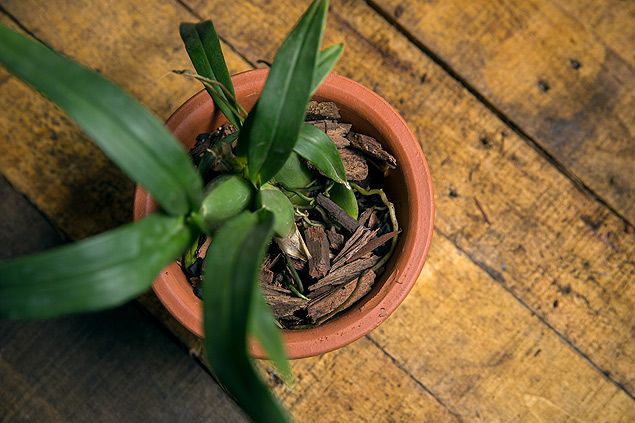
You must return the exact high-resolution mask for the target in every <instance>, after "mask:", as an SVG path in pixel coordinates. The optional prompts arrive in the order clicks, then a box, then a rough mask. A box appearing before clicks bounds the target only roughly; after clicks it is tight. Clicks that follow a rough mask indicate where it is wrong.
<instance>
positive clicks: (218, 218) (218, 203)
mask: <svg viewBox="0 0 635 423" xmlns="http://www.w3.org/2000/svg"><path fill="white" fill-rule="evenodd" d="M253 190H254V188H253V185H251V184H250V183H249V182H247V181H246V180H245V179H243V178H242V177H240V176H238V175H220V176H217V177H216V178H214V180H212V182H210V183H209V185H208V187H207V189H206V193H205V198H204V199H203V202H202V204H201V208H200V210H199V211H198V213H196V215H200V218H201V220H202V222H203V223H204V224H203V225H202V226H204V227H205V228H206V230H207V229H210V230H211V229H214V228H216V227H217V226H218V225H219V224H221V223H222V222H224V221H225V220H227V219H229V218H230V217H233V216H235V215H237V214H238V213H240V212H241V211H243V210H245V209H246V208H247V207H248V206H249V205H250V204H251V202H252V199H253ZM194 218H195V219H196V218H197V216H194Z"/></svg>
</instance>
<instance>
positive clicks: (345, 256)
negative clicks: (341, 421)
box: [331, 226, 377, 271]
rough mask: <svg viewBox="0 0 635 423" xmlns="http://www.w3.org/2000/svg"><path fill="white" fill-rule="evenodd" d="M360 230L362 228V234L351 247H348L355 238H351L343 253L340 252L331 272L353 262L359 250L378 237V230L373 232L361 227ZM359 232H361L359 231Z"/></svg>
mask: <svg viewBox="0 0 635 423" xmlns="http://www.w3.org/2000/svg"><path fill="white" fill-rule="evenodd" d="M360 228H362V230H361V234H360V235H359V236H358V237H357V238H356V239H355V241H354V242H352V243H350V245H347V244H349V242H350V241H351V240H352V239H353V237H351V238H350V240H349V241H348V242H347V244H345V245H344V248H342V251H340V253H339V254H338V255H337V257H336V258H335V259H333V265H332V266H331V271H335V270H337V269H339V268H340V267H342V266H344V265H345V264H347V263H349V262H352V261H353V260H352V257H353V256H354V255H356V254H357V252H358V251H359V250H361V249H362V248H364V246H366V245H367V244H368V243H369V242H370V241H371V240H372V239H373V238H375V235H377V230H374V231H371V230H370V229H367V228H365V227H363V226H360ZM358 231H360V230H359V229H358ZM373 250H374V248H373ZM371 251H372V250H371ZM360 258H361V257H360Z"/></svg>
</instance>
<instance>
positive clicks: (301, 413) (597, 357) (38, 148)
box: [0, 0, 635, 422]
mask: <svg viewBox="0 0 635 423" xmlns="http://www.w3.org/2000/svg"><path fill="white" fill-rule="evenodd" d="M150 3H152V4H150ZM560 3H561V4H560ZM571 3H572V2H564V1H563V2H557V1H546V0H545V1H529V2H520V1H514V2H489V1H484V0H483V1H480V2H472V1H452V2H447V1H428V2H419V1H414V0H403V1H397V0H385V1H384V0H381V1H380V0H377V1H374V0H373V1H368V2H364V1H361V0H348V1H344V0H342V1H338V0H333V1H332V6H331V14H330V15H329V22H328V28H327V31H326V43H327V44H331V43H333V42H337V41H344V42H345V43H346V50H345V53H344V56H343V58H342V60H341V62H340V63H339V64H338V65H337V68H336V70H337V71H338V72H339V73H341V74H343V75H345V76H349V77H351V78H354V79H356V80H358V81H359V82H361V83H363V84H365V85H367V86H369V87H372V88H373V89H374V90H375V91H377V92H378V93H379V94H381V95H382V96H384V98H386V99H387V100H388V101H389V102H390V103H391V104H393V105H394V106H395V107H396V108H397V109H398V110H399V111H400V112H401V113H402V115H403V116H404V117H405V119H406V120H407V121H408V123H409V124H410V126H411V128H412V129H413V130H414V131H415V132H416V134H417V135H418V138H419V140H420V142H421V146H422V149H423V151H424V153H425V154H426V157H427V158H428V161H429V163H430V166H431V170H432V175H433V178H434V184H435V188H436V200H437V215H436V217H437V220H436V231H435V239H434V242H433V245H432V249H431V252H430V257H429V260H428V262H427V264H426V266H425V268H424V270H423V272H422V274H421V277H420V280H419V282H418V284H417V286H416V287H415V288H414V290H413V292H412V293H411V295H410V296H409V297H408V299H407V300H406V301H405V302H404V304H403V305H402V306H401V307H400V309H399V310H398V311H397V312H396V313H395V315H394V316H393V317H391V318H390V319H389V320H388V321H387V322H386V323H385V324H384V325H382V326H381V327H380V328H379V329H377V330H375V331H374V332H373V333H371V334H370V335H369V336H367V337H365V338H364V339H362V340H360V341H358V342H356V343H354V344H352V345H350V346H348V347H346V348H343V349H341V350H339V351H337V352H334V353H330V354H326V355H324V356H321V357H316V358H311V359H305V360H298V361H296V362H294V363H293V368H294V370H295V374H296V379H297V380H296V383H295V384H294V385H293V386H290V387H286V386H281V385H277V384H276V383H275V381H276V379H275V378H274V377H271V383H272V385H273V386H275V389H276V392H277V393H278V394H279V395H280V397H281V398H282V400H283V402H284V403H285V404H286V405H287V406H288V407H289V408H290V409H291V410H292V413H293V415H294V416H295V417H296V419H297V420H298V421H341V420H342V419H347V420H350V421H446V420H447V421H453V420H458V421H460V420H468V421H610V422H622V421H623V422H626V421H632V420H634V419H635V403H634V400H633V394H634V392H635V362H634V358H633V357H635V342H634V341H633V338H635V318H634V316H633V311H632V310H633V308H634V306H635V304H634V303H635V288H634V286H633V282H635V262H634V260H633V257H635V254H634V253H635V242H634V241H635V239H634V238H635V230H634V228H633V225H632V224H633V222H634V220H635V214H634V210H635V209H634V208H633V201H634V200H635V194H634V189H635V186H634V184H635V182H634V181H635V154H634V148H635V140H634V135H633V127H634V125H635V121H634V118H633V117H634V115H633V106H634V104H633V103H634V90H633V88H632V87H633V85H634V82H635V72H634V70H633V66H634V65H635V63H634V62H635V59H634V57H633V51H635V50H634V49H633V47H635V42H634V41H633V39H634V31H635V30H634V29H633V28H635V25H633V22H634V13H635V12H634V9H635V8H634V7H633V2H629V1H616V0H614V1H609V0H605V1H593V2H591V1H579V2H573V3H575V4H571ZM0 4H2V8H3V12H4V15H2V16H0V19H2V20H3V22H6V23H9V24H11V25H14V26H15V27H18V28H20V29H21V30H23V31H26V32H28V33H30V34H32V35H33V36H35V37H37V38H39V39H40V40H42V41H43V42H45V43H47V44H48V45H50V46H51V47H53V48H55V49H57V50H60V51H62V52H64V53H65V54H67V55H69V56H71V57H74V58H76V59H77V60H79V61H81V62H82V63H85V64H87V65H88V66H90V67H92V68H95V69H99V71H100V72H102V73H103V74H104V75H106V76H108V77H109V78H111V79H113V80H114V81H116V82H117V83H119V84H120V85H122V86H124V87H125V88H127V89H128V90H129V91H130V92H132V93H133V94H134V95H135V96H137V97H138V98H139V99H140V100H141V101H142V102H143V103H144V104H146V105H147V106H148V107H149V108H150V109H152V110H153V111H154V112H155V113H157V115H159V116H160V117H162V118H165V117H167V116H168V115H169V114H170V112H171V111H173V110H174V108H175V107H176V106H178V105H179V104H180V103H181V102H182V101H184V100H185V99H186V98H187V97H189V96H190V95H191V94H192V93H194V92H195V91H197V90H198V87H197V86H196V85H195V84H192V83H190V82H188V81H185V80H183V79H180V78H179V77H177V76H173V75H170V74H168V72H169V71H170V70H171V69H180V68H188V67H189V65H188V59H187V57H186V55H185V53H184V52H183V49H182V47H181V45H180V40H179V38H178V33H177V30H176V28H177V25H178V23H179V22H180V21H183V20H196V19H199V18H203V17H205V18H207V17H211V18H213V19H214V21H215V23H216V26H217V29H218V31H219V34H220V36H221V38H222V39H223V41H224V44H223V47H224V49H225V53H226V56H227V58H228V62H229V66H230V68H231V70H232V71H234V72H236V71H240V70H245V69H249V68H251V67H253V66H254V65H255V64H256V62H257V60H258V59H264V60H269V61H270V60H271V59H272V58H273V54H274V52H275V50H276V48H277V46H278V45H279V43H280V41H281V40H282V38H283V37H284V35H285V34H286V32H287V31H288V29H289V25H290V23H291V22H293V21H294V20H295V19H296V18H297V17H298V16H299V15H300V13H301V11H302V10H303V9H304V8H305V7H306V5H307V4H308V0H303V1H294V0H276V1H275V2H272V1H266V0H252V1H237V2H221V1H208V0H205V1H203V0H181V1H165V2H161V3H158V4H155V2H130V1H123V0H118V1H112V2H109V4H102V2H91V1H88V0H73V1H71V0H68V1H61V0H55V1H49V2H46V3H44V2H36V1H31V0H27V1H25V0H22V1H8V0H4V1H2V2H1V3H0ZM574 61H575V62H574ZM576 63H577V64H576ZM0 84H1V85H2V89H1V91H0V104H1V105H2V108H3V110H12V113H6V112H5V113H3V115H2V117H1V118H0V127H2V130H3V134H5V135H4V136H3V138H2V140H3V141H2V147H1V150H0V172H2V174H3V175H5V177H6V178H7V179H8V180H9V181H10V182H11V184H12V185H13V186H15V187H16V188H17V189H19V190H20V191H21V192H23V193H24V194H25V195H26V196H27V197H28V198H29V199H30V200H31V201H33V203H35V204H36V205H37V206H38V207H39V208H40V209H41V210H42V211H43V212H44V213H45V214H46V215H47V216H48V217H49V218H50V219H51V221H53V222H54V223H55V224H56V225H57V226H58V228H59V229H60V230H62V231H63V232H64V233H66V234H67V235H68V236H70V237H71V238H82V237H85V236H88V235H90V234H93V233H97V232H100V231H103V230H105V229H107V228H110V227H114V226H117V225H119V224H121V223H123V222H125V221H126V220H127V219H129V217H130V212H129V210H130V202H131V198H132V184H131V183H130V182H128V181H127V180H126V179H125V178H124V177H123V176H122V175H121V174H120V173H119V172H118V171H117V170H116V169H114V168H113V166H112V165H111V164H110V163H109V162H108V160H107V159H105V158H104V156H103V155H102V154H101V153H100V152H99V151H98V150H97V148H96V147H94V146H93V145H92V144H91V143H90V142H89V141H88V140H87V139H86V138H85V137H83V136H82V135H81V133H80V132H79V131H78V130H77V128H75V127H74V126H73V125H72V124H71V123H70V122H69V121H68V119H66V118H64V117H63V115H62V114H61V113H60V112H59V111H57V110H56V109H55V108H54V107H53V106H51V105H50V104H49V103H47V102H46V101H44V100H42V99H41V98H40V97H38V96H37V95H36V94H34V93H32V92H31V91H30V90H29V89H28V88H27V87H26V86H25V85H23V84H22V83H20V82H18V81H17V80H15V78H12V77H10V76H8V75H7V74H6V73H4V71H2V73H0ZM143 303H144V304H145V305H146V306H147V307H148V308H149V309H150V311H151V312H153V313H154V314H155V315H157V316H159V318H160V319H161V320H162V321H164V322H165V323H166V325H168V327H170V328H171V330H173V331H174V332H175V334H176V335H177V337H179V339H181V340H182V342H184V343H185V344H186V345H188V347H189V348H190V349H191V351H192V352H193V353H194V354H200V343H199V342H198V341H197V340H196V339H195V338H193V337H192V336H190V335H189V334H187V333H186V332H185V331H183V329H182V328H179V326H178V324H176V323H175V322H174V321H173V320H170V319H169V317H168V316H166V315H165V313H164V311H162V310H161V308H160V307H159V306H157V304H156V302H155V301H154V299H153V298H152V297H144V299H143ZM263 370H264V371H265V373H266V374H270V371H271V369H270V368H269V367H268V365H267V364H266V363H263Z"/></svg>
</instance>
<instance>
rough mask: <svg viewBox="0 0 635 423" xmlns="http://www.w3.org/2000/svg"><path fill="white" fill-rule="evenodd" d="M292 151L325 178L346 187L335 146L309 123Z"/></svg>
mask: <svg viewBox="0 0 635 423" xmlns="http://www.w3.org/2000/svg"><path fill="white" fill-rule="evenodd" d="M293 150H294V151H295V152H296V153H298V154H299V155H300V156H302V157H304V158H305V159H306V160H308V161H310V162H311V163H313V164H314V165H315V167H316V168H318V170H319V171H320V172H322V173H323V174H324V175H325V176H326V177H328V178H331V179H332V180H334V181H335V182H337V183H340V184H343V185H347V186H348V182H347V181H346V172H345V171H344V165H343V164H342V159H341V158H340V153H339V152H338V151H337V146H336V145H335V143H334V142H333V140H332V139H331V138H329V136H328V135H326V134H325V133H324V131H322V130H320V129H318V128H316V127H315V126H313V125H311V124H309V123H307V124H304V125H303V126H302V130H301V131H300V137H299V138H298V142H297V143H296V145H295V147H293Z"/></svg>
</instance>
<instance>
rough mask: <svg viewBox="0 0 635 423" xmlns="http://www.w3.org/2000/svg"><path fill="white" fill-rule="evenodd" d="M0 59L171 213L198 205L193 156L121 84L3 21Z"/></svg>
mask: <svg viewBox="0 0 635 423" xmlns="http://www.w3.org/2000/svg"><path fill="white" fill-rule="evenodd" d="M0 63H2V65H4V66H5V67H6V68H7V70H9V72H11V73H13V74H15V75H16V76H17V77H19V78H21V79H23V80H24V81H26V82H27V83H29V84H30V85H31V86H33V87H34V88H35V89H37V90H38V91H40V92H41V93H42V94H44V95H45V96H46V97H48V98H49V99H50V100H51V101H53V102H54V103H56V104H57V105H58V106H59V107H61V108H62V109H63V110H64V111H66V113H68V114H69V115H70V116H71V117H72V118H73V119H74V120H75V121H76V122H77V123H78V124H79V126H81V127H82V128H83V129H84V131H86V133H87V134H88V135H90V136H91V137H92V138H93V140H94V141H95V142H96V143H97V144H98V145H99V147H100V148H101V149H102V150H103V151H104V152H105V153H106V155H108V157H110V158H111V159H112V160H113V161H114V162H115V163H116V164H117V165H118V166H119V167H121V168H122V169H123V170H124V171H125V172H126V173H127V174H128V176H130V177H131V178H132V179H133V180H135V181H136V182H138V183H139V184H141V185H143V186H144V187H145V188H146V189H147V190H148V191H149V192H150V193H151V194H152V196H153V197H154V198H155V199H156V200H157V201H158V202H159V204H161V206H162V207H163V209H164V210H166V211H167V212H168V213H170V214H173V215H178V214H185V213H187V212H188V211H189V210H191V209H192V208H194V207H196V206H198V203H199V201H200V199H201V194H202V188H201V186H202V183H201V178H200V177H199V175H198V173H197V172H196V170H195V169H194V167H193V166H192V163H191V161H190V159H189V157H188V155H187V154H186V152H185V151H184V150H183V149H182V148H181V146H180V145H179V143H178V142H177V141H176V140H175V139H174V138H173V137H172V136H171V135H170V133H169V132H168V131H167V129H165V128H164V127H163V124H162V123H161V122H159V120H158V119H157V118H155V117H154V116H153V115H152V114H150V113H149V112H148V111H147V110H146V109H145V108H143V106H141V105H140V104H139V103H138V102H137V101H136V100H135V99H133V98H132V97H130V96H129V95H128V94H126V93H124V92H123V91H122V90H121V89H120V88H119V87H117V86H116V85H114V84H113V83H112V82H110V81H108V80H106V79H104V78H103V77H102V76H100V75H99V74H97V73H96V72H93V71H91V70H89V69H87V68H85V67H84V66H82V65H80V64H78V63H76V62H73V61H72V60H70V59H67V58H65V57H63V56H61V55H60V54H58V53H56V52H54V51H53V50H50V49H49V48H48V47H46V46H44V45H43V44H41V43H39V42H38V41H35V40H32V39H30V38H27V37H25V36H23V35H20V34H18V33H16V32H14V31H12V30H11V29H9V28H7V27H6V26H4V25H2V24H0Z"/></svg>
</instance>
